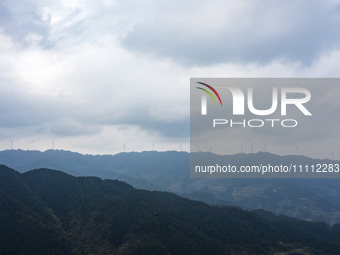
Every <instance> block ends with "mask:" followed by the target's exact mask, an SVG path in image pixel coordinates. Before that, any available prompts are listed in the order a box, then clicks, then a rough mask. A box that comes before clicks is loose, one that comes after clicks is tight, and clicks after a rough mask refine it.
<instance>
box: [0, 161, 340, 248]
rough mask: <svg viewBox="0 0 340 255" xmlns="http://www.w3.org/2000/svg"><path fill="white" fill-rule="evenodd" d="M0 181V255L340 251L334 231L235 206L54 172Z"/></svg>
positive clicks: (9, 174) (4, 173) (9, 175)
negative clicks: (11, 187) (197, 200)
mask: <svg viewBox="0 0 340 255" xmlns="http://www.w3.org/2000/svg"><path fill="white" fill-rule="evenodd" d="M0 175H1V177H2V179H3V180H5V181H3V182H2V183H0V199H1V202H2V204H3V202H6V203H7V206H6V207H1V208H0V227H1V229H2V232H1V233H2V234H1V235H0V243H1V245H0V254H13V253H15V254H27V253H30V254H33V253H35V254H119V255H125V254H176V255H177V254H235V255H236V254H277V255H278V254H279V253H277V252H282V253H281V254H291V252H296V254H317V253H320V254H329V255H330V254H336V252H337V251H338V250H339V248H340V226H339V225H335V226H334V227H329V226H327V225H325V224H322V223H309V222H304V221H300V220H296V219H292V218H284V219H282V218H280V217H278V216H275V215H272V216H271V217H272V218H273V219H274V220H273V219H272V220H270V219H268V218H269V217H264V216H262V215H261V214H260V213H257V214H255V213H252V212H247V211H244V210H242V209H240V208H237V207H217V206H210V205H208V204H205V203H203V202H196V201H190V200H188V199H184V198H181V197H179V196H177V195H175V194H171V193H168V192H160V191H146V190H137V189H135V188H133V187H132V186H131V185H129V184H126V183H124V182H121V181H118V180H110V179H108V180H103V179H100V178H97V177H74V176H72V175H69V174H67V173H64V172H62V171H58V170H50V169H36V170H32V171H28V172H26V173H23V174H20V173H18V172H15V171H14V170H11V169H9V168H8V167H5V166H3V165H1V166H0ZM13 176H14V178H13ZM5 183H6V184H7V186H8V185H10V186H11V185H12V186H14V187H16V189H8V188H6V187H7V186H6V185H5ZM20 189H24V190H27V191H28V192H26V194H27V196H28V197H29V198H31V201H37V202H36V204H37V208H35V207H34V206H33V207H32V206H26V205H25V204H24V203H23V201H24V200H26V199H27V197H24V193H20V194H19V195H18V194H15V192H16V190H20ZM7 198H11V199H10V200H8V199H7ZM6 199H7V200H6ZM11 208H15V210H16V211H18V212H20V213H19V214H13V211H12V210H11ZM40 211H42V212H44V213H45V214H46V215H47V216H46V215H45V214H42V213H41V212H40ZM13 217H14V218H13ZM15 222H21V224H15ZM9 224H11V228H9ZM7 231H8V233H7ZM46 231H49V233H46ZM15 233H20V235H19V236H18V237H15V235H14V234H15ZM32 233H34V235H32ZM8 238H11V239H12V240H9V239H8ZM41 243H42V244H44V245H41ZM13 244H15V245H13ZM61 244H63V245H61ZM29 245H30V246H29ZM50 247H54V249H53V252H51V250H50ZM297 251H300V253H297Z"/></svg>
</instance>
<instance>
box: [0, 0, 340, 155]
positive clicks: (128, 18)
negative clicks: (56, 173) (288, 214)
mask: <svg viewBox="0 0 340 255" xmlns="http://www.w3.org/2000/svg"><path fill="white" fill-rule="evenodd" d="M339 27H340V1H338V0H324V1H311V0H287V1H282V0H281V1H279V0H277V1H275V0H272V1H262V0H252V1H245V0H237V1H236V0H235V1H223V0H211V1H199V0H196V1H192V0H188V1H177V0H171V1H168V0H165V1H156V0H149V1H141V0H139V1H137V0H135V1H133V0H131V1H130V0H127V1H111V0H97V1H89V0H88V1H85V0H82V1H80V0H79V1H74V0H60V1H57V0H55V1H46V0H16V1H11V0H0V89H1V93H0V106H1V107H0V149H9V148H11V142H12V141H13V149H18V148H21V149H37V150H47V149H51V148H52V143H53V141H54V148H55V149H65V150H72V151H77V152H81V153H91V154H104V153H105V154H114V153H117V152H120V151H122V150H123V146H124V144H125V147H126V151H143V150H152V148H153V144H154V148H155V149H156V150H179V149H180V148H181V146H180V144H182V149H183V150H189V106H190V105H189V100H190V99H189V83H190V77H339V76H340V32H339ZM339 88H340V87H339ZM273 147H274V145H273ZM276 152H277V153H281V154H282V153H284V151H279V149H277V151H276ZM300 152H301V153H302V154H303V151H300ZM327 153H329V152H327ZM334 153H335V154H336V153H339V151H337V152H334ZM306 154H308V153H306ZM327 155H329V154H327ZM327 155H325V157H326V156H327ZM336 155H337V154H336ZM320 157H323V155H321V156H320Z"/></svg>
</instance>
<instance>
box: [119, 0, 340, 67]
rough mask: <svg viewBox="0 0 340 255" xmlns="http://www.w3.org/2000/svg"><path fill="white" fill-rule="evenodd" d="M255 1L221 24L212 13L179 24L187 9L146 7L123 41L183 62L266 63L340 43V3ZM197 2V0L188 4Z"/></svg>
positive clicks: (309, 56)
mask: <svg viewBox="0 0 340 255" xmlns="http://www.w3.org/2000/svg"><path fill="white" fill-rule="evenodd" d="M215 2H216V1H215ZM273 2H274V3H273ZM253 3H254V10H253V11H252V12H249V13H247V12H246V13H240V16H239V17H236V18H235V19H234V20H233V22H232V24H225V25H224V26H223V24H222V25H221V24H216V23H212V22H211V21H210V20H209V17H211V15H212V13H209V15H207V17H206V15H205V13H204V12H203V13H201V19H202V20H205V21H206V23H207V24H208V25H207V26H205V27H202V28H200V27H199V24H195V22H192V25H187V24H183V26H181V25H180V24H178V23H176V22H175V23H174V22H173V19H175V18H176V16H179V17H180V18H181V20H184V21H185V16H187V19H188V22H190V19H191V17H190V12H189V13H187V12H185V11H183V10H180V11H178V9H170V10H168V13H167V14H166V13H165V12H162V14H164V15H156V14H154V13H149V15H150V17H148V18H146V19H145V20H144V21H143V22H140V23H138V24H137V25H135V26H134V27H133V29H132V30H131V31H130V32H129V33H127V34H126V36H125V37H124V38H122V40H121V44H122V45H123V46H124V47H126V48H128V49H130V50H133V51H137V52H141V53H147V54H152V55H155V56H158V57H164V58H171V59H173V60H175V61H178V62H181V63H183V64H186V65H210V64H215V63H223V62H259V63H267V62H270V61H272V60H274V59H284V60H287V61H301V62H303V63H305V64H309V63H311V62H312V61H313V60H315V59H316V58H317V57H319V54H320V53H321V52H323V51H327V50H331V49H334V48H336V49H338V48H339V42H340V34H339V33H338V28H339V25H340V8H339V4H337V5H334V6H333V7H329V6H330V3H329V2H316V1H313V2H310V1H294V2H292V1H284V2H282V1H271V3H268V1H262V0H259V1H254V2H253ZM200 4H201V2H199V1H198V2H197V3H196V2H195V3H194V4H193V5H192V9H195V8H197V6H196V5H198V6H199V5H200ZM226 8H227V7H226ZM216 11H218V10H216ZM217 13H221V11H219V12H217ZM226 13H227V12H226ZM276 14H277V15H276ZM217 15H218V14H217ZM156 24H157V25H156ZM216 25H218V26H219V27H218V28H216V27H215V26H216Z"/></svg>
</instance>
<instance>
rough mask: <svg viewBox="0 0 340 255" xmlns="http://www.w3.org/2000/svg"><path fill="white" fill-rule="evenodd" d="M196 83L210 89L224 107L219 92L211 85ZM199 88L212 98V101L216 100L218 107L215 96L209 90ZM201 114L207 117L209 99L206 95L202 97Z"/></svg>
mask: <svg viewBox="0 0 340 255" xmlns="http://www.w3.org/2000/svg"><path fill="white" fill-rule="evenodd" d="M196 83H198V84H201V85H203V86H205V87H207V88H208V89H210V90H211V91H212V92H213V93H214V94H215V95H216V96H217V98H218V100H219V101H220V104H221V106H222V100H221V97H220V95H219V94H218V93H217V91H216V90H215V89H214V88H213V87H212V86H210V85H209V84H206V83H203V82H196ZM197 88H198V89H200V90H203V91H204V92H206V93H207V94H208V95H209V96H210V97H211V98H212V100H214V103H215V105H217V102H216V100H215V97H214V95H213V94H212V93H211V92H210V91H209V90H207V89H205V88H201V87H197ZM201 114H202V115H207V97H206V95H202V108H201Z"/></svg>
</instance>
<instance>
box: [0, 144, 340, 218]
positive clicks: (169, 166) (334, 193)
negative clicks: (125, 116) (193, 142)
mask: <svg viewBox="0 0 340 255" xmlns="http://www.w3.org/2000/svg"><path fill="white" fill-rule="evenodd" d="M223 157H225V160H226V161H227V162H230V163H233V164H236V165H237V164H240V163H242V164H254V163H256V162H259V161H261V162H263V161H265V162H268V163H270V162H272V163H280V162H281V163H289V164H290V163H294V162H299V163H301V162H302V163H303V164H313V163H314V164H315V163H319V162H322V163H329V162H332V161H330V160H316V159H311V158H307V157H304V156H278V155H274V154H271V153H266V152H259V153H255V154H236V155H230V156H223ZM334 162H335V161H334ZM334 162H333V163H334ZM0 163H1V164H5V165H7V166H10V167H12V168H14V169H16V170H18V171H20V172H25V171H28V170H31V169H37V168H50V169H58V170H61V171H64V172H66V173H69V174H72V175H74V176H96V177H100V178H108V179H118V180H121V181H125V182H127V183H129V184H131V185H133V186H134V187H136V188H142V189H147V190H159V191H171V192H175V193H176V194H179V195H181V196H184V197H187V198H190V199H194V200H199V201H204V202H207V203H209V204H217V205H236V206H241V207H242V208H246V209H251V210H257V209H265V210H269V211H271V212H274V213H275V214H283V215H287V216H292V217H296V218H300V219H305V220H311V221H323V222H325V223H327V224H335V223H340V185H339V184H340V179H192V178H190V173H189V153H186V152H176V151H168V152H155V151H149V152H141V153H137V152H129V153H119V154H116V155H97V156H93V155H82V154H79V153H74V152H69V151H62V150H48V151H45V152H40V151H22V150H7V151H1V152H0ZM336 163H339V161H336Z"/></svg>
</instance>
